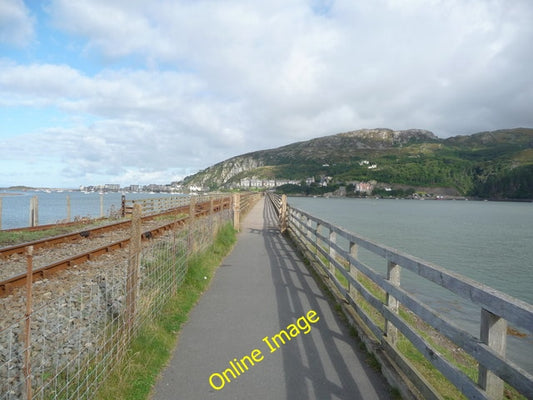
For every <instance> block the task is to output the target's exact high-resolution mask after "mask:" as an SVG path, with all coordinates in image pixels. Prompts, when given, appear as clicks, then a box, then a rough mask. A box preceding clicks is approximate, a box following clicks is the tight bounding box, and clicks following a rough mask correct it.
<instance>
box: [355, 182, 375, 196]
mask: <svg viewBox="0 0 533 400" xmlns="http://www.w3.org/2000/svg"><path fill="white" fill-rule="evenodd" d="M372 190H374V185H372V184H371V183H370V182H356V183H355V185H354V191H355V192H359V193H367V194H371V193H372Z"/></svg>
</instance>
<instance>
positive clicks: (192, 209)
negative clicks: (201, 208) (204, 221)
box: [189, 196, 196, 254]
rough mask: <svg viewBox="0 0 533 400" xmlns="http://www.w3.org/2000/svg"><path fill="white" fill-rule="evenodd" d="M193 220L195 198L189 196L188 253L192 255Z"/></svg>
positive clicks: (194, 249)
mask: <svg viewBox="0 0 533 400" xmlns="http://www.w3.org/2000/svg"><path fill="white" fill-rule="evenodd" d="M195 219H196V198H195V197H193V196H191V197H190V199H189V251H190V253H191V254H192V253H194V252H195V251H196V240H195V232H194V230H195V227H196V224H195Z"/></svg>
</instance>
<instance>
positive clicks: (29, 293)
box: [24, 246, 33, 399]
mask: <svg viewBox="0 0 533 400" xmlns="http://www.w3.org/2000/svg"><path fill="white" fill-rule="evenodd" d="M26 264H27V269H26V274H27V275H26V321H25V326H24V378H25V385H26V398H27V399H31V398H32V388H31V314H32V308H33V246H28V247H26Z"/></svg>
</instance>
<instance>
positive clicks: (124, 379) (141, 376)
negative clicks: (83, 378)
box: [95, 224, 236, 400]
mask: <svg viewBox="0 0 533 400" xmlns="http://www.w3.org/2000/svg"><path fill="white" fill-rule="evenodd" d="M235 241H236V234H235V230H234V229H233V226H232V225H231V224H226V225H225V226H224V227H222V228H221V230H220V231H219V233H218V234H217V237H216V239H215V243H214V244H213V245H212V246H210V247H209V248H208V249H207V250H206V251H205V252H202V253H199V254H195V255H193V256H191V257H190V258H189V260H188V271H187V274H186V275H185V279H184V282H183V284H182V286H181V287H180V288H179V289H178V292H177V294H176V295H175V296H173V297H171V298H169V300H168V303H167V304H166V305H165V307H164V308H163V310H162V311H161V313H160V315H159V316H158V318H157V319H156V320H154V321H152V322H149V323H148V324H146V326H144V327H143V328H141V330H140V332H139V334H138V335H137V336H136V337H135V338H134V340H133V342H132V344H131V346H130V347H129V349H128V350H127V355H126V357H125V358H124V360H123V361H122V362H121V363H119V365H118V366H117V367H116V368H115V369H114V371H113V372H112V373H111V374H110V376H109V377H108V378H107V380H106V381H105V382H104V384H103V385H102V388H101V389H100V390H99V392H98V393H97V396H96V397H95V398H97V399H113V400H115V399H116V400H121V399H124V400H126V399H128V400H136V399H139V400H140V399H146V398H148V395H149V394H150V391H151V390H152V387H153V385H154V383H155V381H156V379H157V376H158V375H159V373H160V372H161V370H162V369H163V367H164V366H165V365H166V363H167V361H168V360H169V358H170V356H171V354H172V350H173V349H174V347H175V345H176V340H177V334H178V332H179V331H180V329H181V326H182V324H183V323H184V322H185V321H187V317H188V315H189V312H190V311H191V309H192V308H193V307H194V305H195V304H196V302H197V301H198V299H199V298H200V296H201V295H202V293H203V292H204V291H205V290H206V289H207V287H208V285H209V282H210V280H211V278H212V276H213V275H214V273H215V270H216V269H217V267H218V265H220V262H221V261H222V258H223V257H224V256H225V255H226V254H228V253H229V251H230V250H231V248H232V247H233V244H234V243H235ZM205 277H207V279H205Z"/></svg>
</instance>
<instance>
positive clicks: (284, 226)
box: [280, 194, 287, 233]
mask: <svg viewBox="0 0 533 400" xmlns="http://www.w3.org/2000/svg"><path fill="white" fill-rule="evenodd" d="M280 220H281V221H280V230H281V233H283V232H285V231H286V230H287V195H286V194H283V195H281V210H280Z"/></svg>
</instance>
